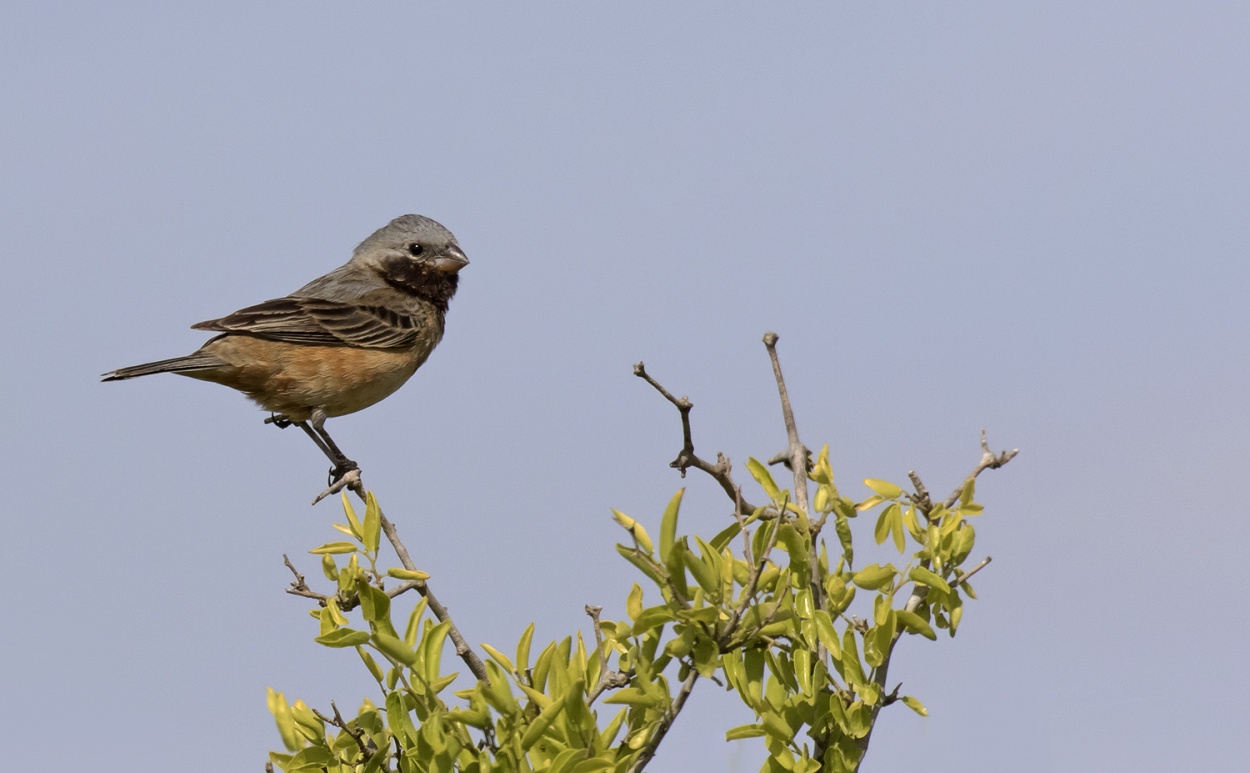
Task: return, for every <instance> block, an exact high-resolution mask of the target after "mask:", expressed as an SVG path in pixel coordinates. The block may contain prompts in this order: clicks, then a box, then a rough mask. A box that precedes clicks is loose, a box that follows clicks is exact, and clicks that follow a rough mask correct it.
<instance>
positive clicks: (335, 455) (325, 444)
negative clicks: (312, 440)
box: [308, 408, 360, 481]
mask: <svg viewBox="0 0 1250 773" xmlns="http://www.w3.org/2000/svg"><path fill="white" fill-rule="evenodd" d="M308 423H309V424H311V425H312V429H313V430H314V431H315V432H316V434H317V435H319V436H320V441H321V442H319V443H318V444H317V445H318V446H320V447H321V450H322V451H324V452H325V454H326V456H328V457H330V461H332V462H334V469H333V470H331V471H330V475H332V476H333V477H334V480H336V481H337V480H338V479H340V478H342V477H343V476H344V475H346V474H347V473H349V472H351V471H352V470H359V469H360V465H358V464H356V463H355V462H353V461H352V460H351V459H348V458H347V454H344V453H343V452H342V451H340V450H339V447H338V445H337V444H336V443H335V442H334V438H332V437H330V433H329V432H326V428H325V423H326V414H325V411H323V410H321V409H320V408H317V409H316V410H314V411H313V414H312V419H311V420H310V421H309V422H308ZM309 434H310V435H311V434H312V433H309Z"/></svg>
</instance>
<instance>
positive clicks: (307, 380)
mask: <svg viewBox="0 0 1250 773" xmlns="http://www.w3.org/2000/svg"><path fill="white" fill-rule="evenodd" d="M468 263H469V259H468V258H466V257H465V254H464V252H463V251H461V249H460V245H459V244H457V243H456V237H455V236H453V235H452V233H451V231H448V230H447V229H446V228H444V227H443V226H442V225H440V224H439V223H437V222H435V221H433V220H431V219H430V218H428V217H422V216H421V215H403V216H401V217H397V218H395V219H394V220H392V221H391V222H390V223H388V224H386V225H385V226H383V227H382V228H379V229H378V230H377V231H375V232H374V233H373V235H372V236H370V237H369V238H368V239H365V240H364V241H363V242H361V243H360V246H358V247H357V248H356V251H355V252H354V253H353V254H352V258H351V260H349V261H348V262H347V263H346V264H345V265H343V266H340V267H339V268H336V269H335V270H333V271H331V272H330V273H328V274H326V275H325V276H323V277H320V278H318V279H314V280H313V281H311V282H309V283H308V284H306V285H304V286H303V287H301V288H300V289H298V290H296V291H295V292H293V293H291V294H290V295H288V296H285V297H283V298H276V299H274V300H271V301H265V302H264V303H259V304H257V305H255V306H249V307H247V308H245V309H240V310H239V311H236V312H234V313H233V314H228V315H226V316H224V317H221V318H220V319H212V320H208V321H207V322H200V323H199V324H196V325H192V326H191V327H192V328H193V329H195V330H212V331H216V332H219V333H221V335H219V336H217V337H215V338H213V339H210V340H209V341H208V342H207V343H205V344H204V345H203V346H201V347H200V348H199V349H198V350H197V351H195V352H193V353H192V354H189V355H187V356H185V357H174V358H173V359H168V360H159V361H157V362H149V363H145V364H143V365H134V366H132V367H129V368H119V369H118V370H114V371H112V372H109V373H105V374H104V376H103V379H102V380H104V381H120V380H123V379H128V378H134V377H136V376H147V375H151V374H153V373H177V374H179V375H181V376H189V377H191V378H197V379H201V380H203V381H213V382H216V383H218V384H224V385H226V386H228V387H231V388H232V389H237V390H239V391H240V392H242V393H244V394H245V395H247V396H248V397H250V398H252V400H254V401H256V402H257V403H258V404H259V405H260V406H261V407H262V408H264V409H266V410H268V411H272V412H273V413H274V416H273V417H271V418H270V419H267V420H266V422H267V423H275V424H277V425H278V426H280V427H285V426H288V425H290V424H294V425H296V426H298V427H300V428H301V429H302V430H304V432H306V433H307V434H308V436H309V437H311V438H312V439H313V441H314V442H315V443H316V444H317V447H318V448H320V449H321V450H322V452H324V453H325V455H326V456H327V457H329V459H330V460H331V461H332V462H333V463H334V469H333V470H332V471H331V474H332V475H333V476H334V479H335V480H336V481H337V480H340V479H342V478H343V476H344V475H346V474H347V473H348V472H351V471H352V470H356V469H359V467H358V465H357V464H356V463H355V462H353V461H352V460H351V459H348V458H347V457H346V456H345V455H344V454H343V452H342V451H340V450H339V448H338V446H337V445H335V443H334V441H333V440H332V439H331V438H330V435H329V433H327V432H326V430H325V426H324V423H325V420H326V418H328V417H330V416H342V415H344V414H347V413H354V412H355V411H359V410H361V409H363V408H367V407H369V406H370V405H373V404H374V403H376V402H378V401H379V400H381V399H383V398H385V397H387V396H388V395H390V394H391V393H392V392H394V391H395V390H396V389H399V387H401V386H402V385H403V384H404V382H405V381H407V380H408V378H409V377H410V376H412V374H413V373H415V372H416V370H417V368H419V367H421V364H422V363H424V362H425V360H426V358H427V357H429V356H430V352H432V351H434V347H435V346H437V345H438V342H439V341H440V340H441V339H442V337H443V325H444V319H445V315H446V313H447V304H448V303H449V302H450V301H451V298H452V296H453V295H455V293H456V283H457V280H458V272H459V271H460V269H462V268H464V267H465V266H466V265H468Z"/></svg>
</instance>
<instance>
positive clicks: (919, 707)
mask: <svg viewBox="0 0 1250 773" xmlns="http://www.w3.org/2000/svg"><path fill="white" fill-rule="evenodd" d="M900 700H901V701H903V703H904V705H906V706H907V708H909V709H911V710H912V711H914V712H916V713H917V714H919V715H920V716H922V717H927V716H929V710H928V709H926V708H925V707H924V704H923V703H921V702H920V701H918V700H916V699H915V698H913V697H911V696H910V695H904V696H903V697H902V698H900Z"/></svg>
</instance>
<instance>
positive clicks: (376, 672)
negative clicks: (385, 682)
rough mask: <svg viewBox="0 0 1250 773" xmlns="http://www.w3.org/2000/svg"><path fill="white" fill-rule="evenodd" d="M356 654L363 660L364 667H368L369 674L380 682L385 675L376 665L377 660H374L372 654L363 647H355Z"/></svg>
mask: <svg viewBox="0 0 1250 773" xmlns="http://www.w3.org/2000/svg"><path fill="white" fill-rule="evenodd" d="M356 654H357V655H359V656H360V659H361V660H363V661H364V662H365V668H367V669H369V673H370V675H372V676H373V678H374V679H375V680H377V682H378V683H379V684H380V683H381V682H382V679H383V677H384V676H385V675H384V674H383V673H382V668H381V667H380V666H379V665H378V661H376V660H374V659H373V656H372V655H370V654H369V653H368V652H367V651H366V650H365V648H364V647H357V648H356Z"/></svg>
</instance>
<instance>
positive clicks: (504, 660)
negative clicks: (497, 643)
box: [482, 642, 516, 674]
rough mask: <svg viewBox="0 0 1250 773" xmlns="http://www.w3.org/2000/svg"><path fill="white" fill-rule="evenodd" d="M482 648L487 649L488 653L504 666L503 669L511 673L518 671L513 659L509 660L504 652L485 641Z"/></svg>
mask: <svg viewBox="0 0 1250 773" xmlns="http://www.w3.org/2000/svg"><path fill="white" fill-rule="evenodd" d="M482 649H484V650H486V654H487V655H490V656H491V658H493V659H494V661H495V662H496V663H498V664H499V665H501V666H503V669H504V670H505V671H507V672H508V673H510V674H515V673H516V668H514V667H513V665H512V661H511V660H508V656H507V655H505V654H503V653H502V652H500V651H499V650H497V649H495V648H494V647H492V646H490V645H489V644H486V643H485V642H483V643H482Z"/></svg>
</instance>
